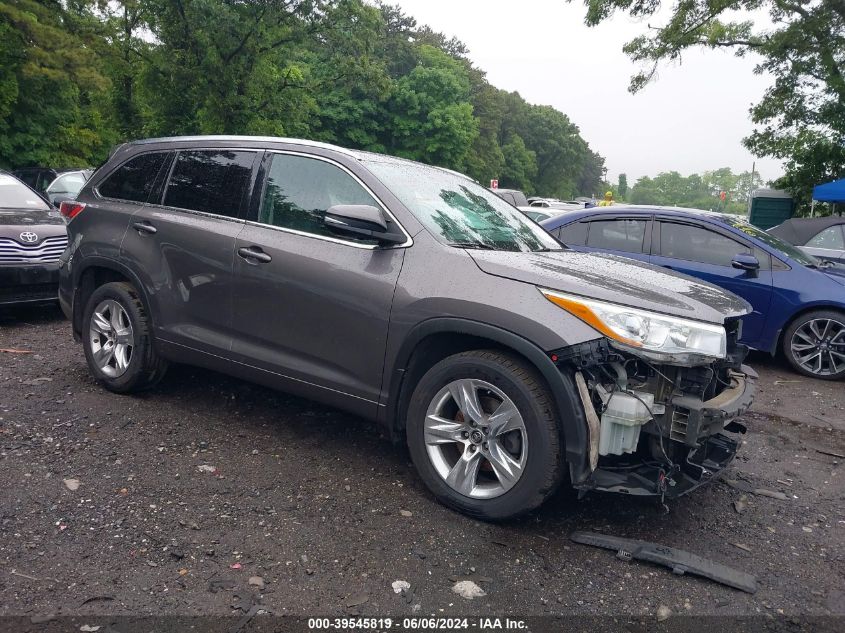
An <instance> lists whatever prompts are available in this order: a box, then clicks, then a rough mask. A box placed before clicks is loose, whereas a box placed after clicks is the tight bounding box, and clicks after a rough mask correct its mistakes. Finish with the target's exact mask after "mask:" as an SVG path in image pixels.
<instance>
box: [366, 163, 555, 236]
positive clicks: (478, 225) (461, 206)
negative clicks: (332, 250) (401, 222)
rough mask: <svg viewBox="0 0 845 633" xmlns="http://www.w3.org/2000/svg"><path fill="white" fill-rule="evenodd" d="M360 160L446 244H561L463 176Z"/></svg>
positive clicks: (505, 203) (422, 167)
mask: <svg viewBox="0 0 845 633" xmlns="http://www.w3.org/2000/svg"><path fill="white" fill-rule="evenodd" d="M363 162H364V164H365V165H366V166H367V167H368V168H369V169H370V171H372V172H373V174H375V175H376V177H378V179H379V180H381V181H382V182H383V183H384V184H385V186H387V187H388V188H389V189H390V190H391V191H392V192H393V194H394V195H395V196H396V197H397V198H399V200H401V201H402V203H403V204H404V205H405V206H406V207H408V209H410V210H411V212H412V213H413V214H414V215H415V216H416V217H417V219H419V221H420V222H422V223H423V225H425V227H426V229H428V230H429V232H431V233H432V234H433V235H434V236H435V237H436V238H437V239H438V240H440V241H441V242H443V243H445V244H448V245H450V246H460V247H464V248H485V249H491V250H497V251H521V252H530V251H546V250H561V248H562V247H561V245H560V243H558V242H557V241H556V240H555V239H554V238H553V237H552V236H551V235H549V234H548V233H546V232H545V231H544V230H543V229H542V228H541V227H539V226H537V225H536V224H534V223H532V222H530V221H528V220H527V219H526V218H524V217H523V216H522V214H521V213H520V212H519V211H518V210H517V209H516V208H515V207H512V206H511V205H509V204H508V203H507V202H505V201H504V200H502V199H501V198H499V196H497V195H496V194H494V193H491V192H490V191H488V190H487V189H485V188H484V187H482V186H481V185H479V184H477V183H475V182H473V181H472V180H470V179H469V178H467V177H465V176H461V175H459V174H455V173H452V172H448V171H445V170H442V169H436V168H433V167H427V166H425V165H420V164H418V163H413V162H410V161H399V160H390V159H377V158H373V159H367V160H364V161H363Z"/></svg>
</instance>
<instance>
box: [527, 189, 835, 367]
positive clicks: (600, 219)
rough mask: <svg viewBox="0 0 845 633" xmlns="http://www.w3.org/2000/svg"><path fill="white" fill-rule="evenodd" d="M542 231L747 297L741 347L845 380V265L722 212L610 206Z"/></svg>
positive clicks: (567, 217)
mask: <svg viewBox="0 0 845 633" xmlns="http://www.w3.org/2000/svg"><path fill="white" fill-rule="evenodd" d="M541 224H542V226H543V227H545V229H546V230H547V231H549V232H550V233H551V234H552V235H554V236H555V237H557V238H558V239H559V240H560V241H561V242H563V243H564V244H566V245H567V246H570V247H571V248H573V249H575V250H579V251H601V252H605V253H615V254H618V255H622V256H625V257H631V258H634V259H639V260H641V261H646V262H651V263H652V264H656V265H658V266H663V267H664V268H669V269H671V270H676V271H678V272H680V273H686V274H688V275H691V276H693V277H698V278H699V279H704V280H706V281H709V282H711V283H713V284H716V285H717V286H721V287H723V288H727V289H728V290H730V291H732V292H734V293H735V294H737V295H739V296H740V297H742V298H744V299H745V300H747V301H748V302H749V303H750V304H751V305H752V306H753V308H754V311H753V312H752V313H751V314H749V315H748V316H746V317H744V318H743V330H742V342H743V343H745V344H746V345H748V346H749V347H752V348H754V349H758V350H764V351H767V352H769V353H771V354H776V353H777V352H778V350H782V351H783V353H784V355H785V356H786V358H787V360H788V361H789V362H790V364H791V365H792V366H793V367H794V368H795V369H796V370H798V371H799V372H801V373H803V374H806V375H808V376H814V377H816V378H824V379H828V380H835V379H838V378H842V377H845V266H841V265H838V264H830V263H826V262H822V261H820V260H817V259H815V258H814V257H813V256H811V255H808V254H806V253H804V252H802V251H800V250H799V249H798V248H796V247H794V246H792V245H790V244H787V243H786V242H784V241H782V240H780V239H779V238H777V237H775V236H774V235H771V234H769V233H766V232H765V231H762V230H760V229H758V228H757V227H755V226H753V225H751V224H749V223H748V222H747V221H746V220H745V219H744V218H741V217H738V216H734V215H727V214H722V213H711V212H707V211H698V210H695V209H680V208H674V207H643V206H622V205H617V206H612V207H607V208H602V209H587V210H585V211H573V212H570V213H565V214H563V215H559V216H555V217H552V218H549V219H548V220H544V221H543V222H542V223H541Z"/></svg>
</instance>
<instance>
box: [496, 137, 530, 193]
mask: <svg viewBox="0 0 845 633" xmlns="http://www.w3.org/2000/svg"><path fill="white" fill-rule="evenodd" d="M502 154H504V157H505V167H504V169H503V170H502V182H501V184H502V186H504V187H512V188H515V189H522V190H523V191H531V189H532V187H533V183H534V179H535V178H536V177H537V156H536V154H535V153H534V152H532V151H531V150H530V149H528V148H527V147H526V146H525V141H523V140H522V138H521V137H520V136H519V135H518V134H511V136H510V137H509V138H508V142H507V143H505V144H504V145H503V146H502Z"/></svg>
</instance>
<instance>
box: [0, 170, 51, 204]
mask: <svg viewBox="0 0 845 633" xmlns="http://www.w3.org/2000/svg"><path fill="white" fill-rule="evenodd" d="M0 208H4V209H32V210H37V211H47V210H49V209H50V206H49V205H48V204H47V203H46V202H44V200H42V199H41V198H40V197H39V196H38V194H37V193H35V192H34V191H33V190H32V189H30V188H29V187H27V186H26V185H25V184H23V183H22V182H20V181H19V180H18V179H17V178H12V177H11V176H8V175H6V174H0Z"/></svg>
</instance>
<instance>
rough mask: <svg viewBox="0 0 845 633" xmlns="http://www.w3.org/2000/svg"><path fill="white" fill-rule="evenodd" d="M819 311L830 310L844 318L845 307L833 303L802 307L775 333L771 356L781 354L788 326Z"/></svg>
mask: <svg viewBox="0 0 845 633" xmlns="http://www.w3.org/2000/svg"><path fill="white" fill-rule="evenodd" d="M821 310H831V311H833V312H839V313H840V314H842V315H843V316H845V306H842V305H838V304H835V303H813V304H810V305H802V306H801V307H800V308H799V309H798V310H796V311H795V312H793V313H792V314H790V315H789V317H788V318H787V319H786V320H785V321H784V322H783V325H781V327H780V329H779V330H778V332H777V336H776V337H775V340H774V343H773V344H772V348H771V350H770V353H771V355H772V356H778V355H780V354H783V340H784V337H785V336H786V331H787V330H788V329H789V328H790V326H791V325H792V324H793V323H795V321H797V320H798V319H800V318H801V317H802V316H804V315H806V314H809V313H810V312H819V311H821Z"/></svg>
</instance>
